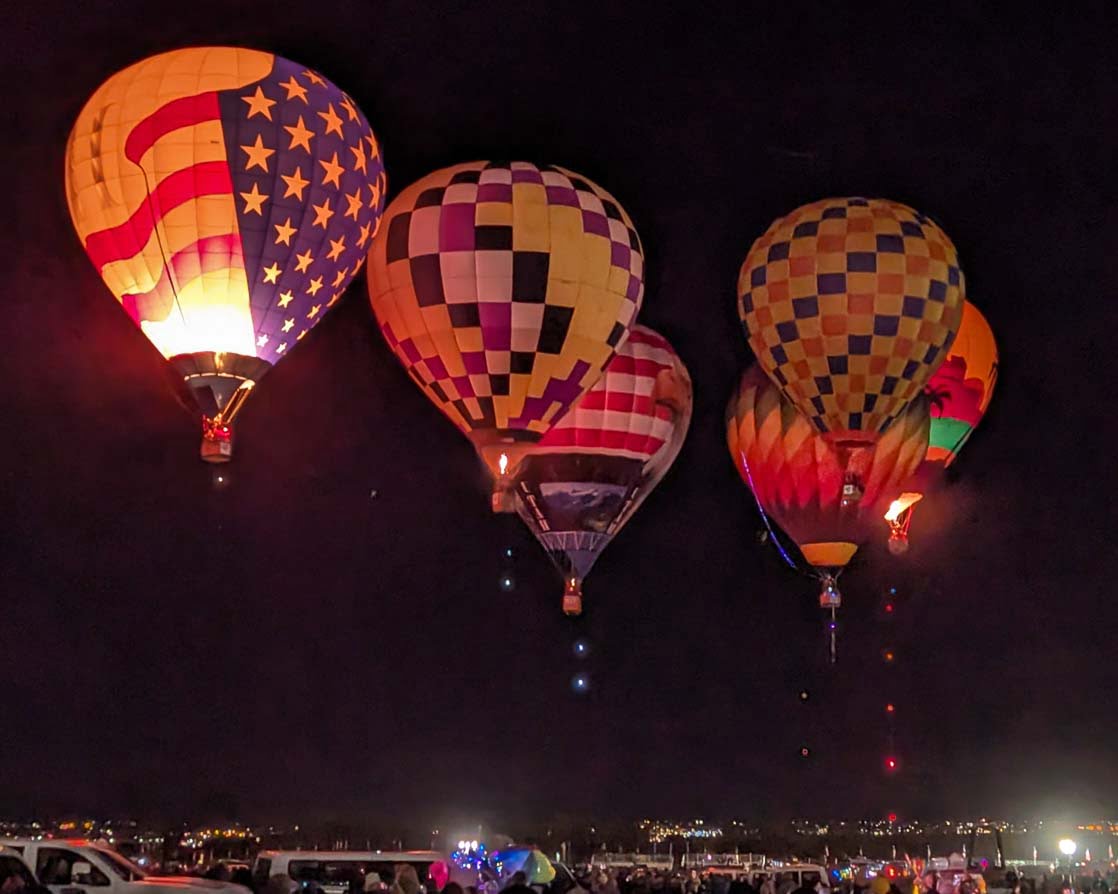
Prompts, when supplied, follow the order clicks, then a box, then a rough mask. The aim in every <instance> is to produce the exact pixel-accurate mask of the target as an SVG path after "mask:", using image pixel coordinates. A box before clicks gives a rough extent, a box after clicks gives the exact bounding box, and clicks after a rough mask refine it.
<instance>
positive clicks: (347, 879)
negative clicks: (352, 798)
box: [252, 851, 446, 894]
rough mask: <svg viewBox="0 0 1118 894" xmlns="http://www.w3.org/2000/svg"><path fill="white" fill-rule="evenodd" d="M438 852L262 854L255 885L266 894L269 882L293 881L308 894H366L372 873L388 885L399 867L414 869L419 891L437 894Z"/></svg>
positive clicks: (255, 870)
mask: <svg viewBox="0 0 1118 894" xmlns="http://www.w3.org/2000/svg"><path fill="white" fill-rule="evenodd" d="M445 862H446V858H445V857H443V855H442V854H440V853H439V852H438V851H261V852H260V853H259V854H257V855H256V861H255V862H254V863H253V864H252V885H253V887H254V888H255V889H256V891H257V892H260V891H263V890H264V886H265V885H267V884H268V879H270V878H272V877H274V876H277V875H278V876H282V877H283V878H287V879H291V880H292V881H293V882H295V883H296V884H298V885H299V887H300V888H302V889H304V890H305V891H307V892H308V894H316V892H318V891H321V892H322V894H363V892H364V890H365V879H366V878H367V877H368V875H369V874H370V873H375V874H376V875H377V876H379V877H380V881H382V882H384V883H385V884H386V885H388V886H390V887H391V885H392V882H393V881H395V879H396V867H397V866H398V865H399V864H401V863H407V864H410V865H411V866H414V867H415V874H416V875H417V876H418V877H419V885H420V890H421V891H425V892H429V894H435V892H437V891H438V890H439V886H438V885H437V884H436V883H435V881H434V880H433V879H432V878H431V866H432V864H434V863H445Z"/></svg>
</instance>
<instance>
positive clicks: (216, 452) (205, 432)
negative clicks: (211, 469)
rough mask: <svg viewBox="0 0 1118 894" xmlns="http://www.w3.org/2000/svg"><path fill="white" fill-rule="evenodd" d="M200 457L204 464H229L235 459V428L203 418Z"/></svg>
mask: <svg viewBox="0 0 1118 894" xmlns="http://www.w3.org/2000/svg"><path fill="white" fill-rule="evenodd" d="M199 455H200V456H201V458H202V461H203V462H207V463H227V462H229V461H230V460H231V459H232V458H233V427H232V426H231V425H228V424H227V423H222V422H217V421H215V420H213V419H210V418H209V417H207V416H204V417H202V446H201V450H200V451H199Z"/></svg>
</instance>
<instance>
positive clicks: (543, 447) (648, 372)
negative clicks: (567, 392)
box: [534, 325, 682, 462]
mask: <svg viewBox="0 0 1118 894" xmlns="http://www.w3.org/2000/svg"><path fill="white" fill-rule="evenodd" d="M678 369H682V364H681V363H680V360H679V357H678V356H677V355H676V353H675V351H674V350H673V349H672V346H671V345H670V344H668V342H667V340H665V339H664V338H663V337H662V336H660V335H658V334H656V333H655V332H653V331H652V330H651V329H648V328H646V327H644V326H640V325H634V326H633V327H632V329H631V330H630V331H629V338H628V339H627V340H626V342H625V344H623V345H622V346H621V347H620V348H619V349H618V350H617V353H616V354H614V356H613V359H612V360H610V362H609V365H608V366H606V369H605V372H604V373H602V377H601V378H600V379H599V380H598V382H597V384H595V385H594V387H593V388H591V389H590V390H589V391H588V392H586V394H584V395H583V396H582V398H580V399H579V401H578V402H577V403H576V404H575V405H574V406H573V407H572V408H571V409H570V410H569V411H568V412H567V414H566V415H565V416H563V418H562V419H560V420H559V422H557V423H556V424H555V425H554V426H553V427H552V429H551V431H549V432H548V433H547V434H546V435H545V436H544V437H543V439H542V440H541V441H540V442H539V444H538V446H537V447H536V449H535V451H534V452H538V453H580V452H593V453H608V454H614V455H617V456H628V457H631V458H633V459H640V460H643V461H645V462H647V461H649V460H651V459H652V458H653V457H655V456H656V454H657V453H658V452H659V451H660V450H661V449H662V448H663V446H664V445H665V444H666V443H668V442H669V441H670V440H671V439H672V435H673V431H674V419H675V417H676V416H677V415H678V414H677V411H676V410H673V408H672V407H671V406H670V405H669V404H668V403H667V402H665V398H668V397H670V396H671V395H670V394H664V393H663V385H661V388H659V389H658V388H657V379H658V377H660V378H661V382H662V374H664V373H668V374H670V373H672V372H673V371H675V370H678Z"/></svg>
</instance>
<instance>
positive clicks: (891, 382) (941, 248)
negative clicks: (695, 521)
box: [738, 198, 963, 445]
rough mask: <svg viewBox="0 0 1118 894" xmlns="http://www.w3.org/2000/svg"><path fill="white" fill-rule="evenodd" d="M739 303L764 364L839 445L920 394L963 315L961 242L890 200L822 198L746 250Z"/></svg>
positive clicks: (875, 430)
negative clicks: (957, 248)
mask: <svg viewBox="0 0 1118 894" xmlns="http://www.w3.org/2000/svg"><path fill="white" fill-rule="evenodd" d="M738 296H739V301H738V309H739V312H740V314H741V319H742V322H743V323H744V324H745V326H746V329H747V330H748V333H749V345H750V347H751V348H752V349H753V353H754V355H755V356H756V357H757V362H758V363H759V364H760V365H761V367H762V368H763V369H764V371H765V372H766V373H767V374H768V375H769V377H770V378H771V379H772V380H773V381H774V382H775V383H776V384H777V385H779V386H780V388H781V390H782V391H783V392H784V394H785V396H787V398H788V399H789V400H790V401H791V402H792V403H793V404H794V405H795V406H796V407H797V408H798V409H799V410H800V411H801V412H802V413H803V414H804V415H805V416H806V417H807V419H808V420H809V421H810V422H811V423H812V424H813V425H814V426H815V428H816V429H818V430H819V431H820V432H824V433H826V434H827V437H828V439H829V440H831V441H832V442H833V443H838V444H843V445H857V444H864V443H867V442H872V441H873V440H874V439H875V438H877V437H878V436H879V435H880V434H881V433H882V432H884V431H886V430H887V429H888V428H889V426H890V424H891V423H892V422H893V420H894V419H896V418H897V417H898V416H899V414H900V413H901V412H902V410H903V409H904V407H905V406H906V405H907V404H908V403H909V402H910V401H912V400H913V399H914V398H915V397H916V396H917V395H919V394H920V392H921V391H922V390H923V388H924V385H925V383H926V382H927V381H928V377H929V376H930V375H931V374H932V373H933V372H934V371H935V370H936V368H937V367H938V366H939V364H940V362H941V361H942V360H943V358H944V356H945V355H946V353H947V350H948V348H949V347H950V346H951V341H952V339H953V338H954V337H955V333H956V331H957V330H958V328H959V321H960V319H961V317H962V312H963V274H962V271H961V270H960V269H959V260H958V257H957V255H956V251H955V246H954V245H953V244H952V243H951V240H950V239H948V238H947V236H946V234H944V232H943V230H941V229H940V228H939V227H938V226H936V224H935V223H933V222H932V221H931V220H930V219H929V218H927V217H925V216H924V215H922V214H920V213H918V212H916V211H913V210H912V209H911V208H908V207H906V206H904V205H901V204H898V203H897V202H890V201H887V200H885V199H862V198H847V199H824V200H823V201H819V202H814V203H812V204H810V205H804V206H803V207H801V208H797V209H796V210H795V211H793V212H792V213H791V214H789V215H788V216H787V217H783V218H781V219H780V220H777V221H776V222H775V223H773V225H772V226H771V227H769V229H768V231H767V232H766V233H765V234H764V235H763V236H762V237H761V238H760V239H758V240H757V241H756V242H754V243H753V247H752V248H751V249H750V250H749V254H748V255H747V257H746V259H745V263H744V264H743V265H742V268H741V275H740V276H739V279H738Z"/></svg>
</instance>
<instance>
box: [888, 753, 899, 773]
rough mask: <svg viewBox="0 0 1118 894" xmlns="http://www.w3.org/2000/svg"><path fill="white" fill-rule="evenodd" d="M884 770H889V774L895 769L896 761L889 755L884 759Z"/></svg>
mask: <svg viewBox="0 0 1118 894" xmlns="http://www.w3.org/2000/svg"><path fill="white" fill-rule="evenodd" d="M885 769H886V770H889V771H890V772H892V771H893V770H895V769H897V759H896V758H895V757H893V755H889V756H888V757H887V758H885Z"/></svg>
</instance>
